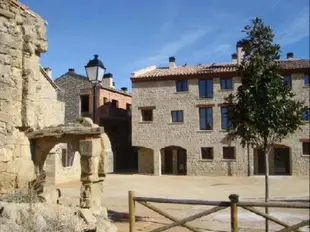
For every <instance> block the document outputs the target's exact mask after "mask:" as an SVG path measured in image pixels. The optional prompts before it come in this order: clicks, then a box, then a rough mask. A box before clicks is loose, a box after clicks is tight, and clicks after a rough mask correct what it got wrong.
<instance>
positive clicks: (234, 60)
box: [231, 53, 238, 64]
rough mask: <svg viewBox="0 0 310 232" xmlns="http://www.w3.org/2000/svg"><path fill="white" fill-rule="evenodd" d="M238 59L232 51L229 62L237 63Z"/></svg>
mask: <svg viewBox="0 0 310 232" xmlns="http://www.w3.org/2000/svg"><path fill="white" fill-rule="evenodd" d="M237 62H238V59H237V53H234V54H232V55H231V63H232V64H237Z"/></svg>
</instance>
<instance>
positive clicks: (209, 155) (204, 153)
mask: <svg viewBox="0 0 310 232" xmlns="http://www.w3.org/2000/svg"><path fill="white" fill-rule="evenodd" d="M201 158H202V159H213V147H202V148H201Z"/></svg>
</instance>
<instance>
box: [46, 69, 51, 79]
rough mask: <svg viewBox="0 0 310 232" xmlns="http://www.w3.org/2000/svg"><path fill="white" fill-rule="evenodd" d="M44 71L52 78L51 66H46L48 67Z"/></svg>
mask: <svg viewBox="0 0 310 232" xmlns="http://www.w3.org/2000/svg"><path fill="white" fill-rule="evenodd" d="M44 71H45V72H46V74H47V75H48V76H49V78H51V79H52V69H51V68H50V67H46V68H44Z"/></svg>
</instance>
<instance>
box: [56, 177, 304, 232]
mask: <svg viewBox="0 0 310 232" xmlns="http://www.w3.org/2000/svg"><path fill="white" fill-rule="evenodd" d="M79 187H80V183H79V182H72V183H67V184H62V185H59V188H60V189H61V191H62V195H63V199H62V201H61V202H62V203H64V204H78V203H79ZM129 190H132V191H134V192H135V194H136V196H148V197H162V198H174V199H199V200H215V201H227V200H228V196H229V195H230V194H232V193H236V194H238V195H239V196H240V201H242V200H246V201H249V200H261V201H263V199H264V177H263V176H252V177H201V176H199V177H198V176H147V175H130V174H128V175H119V174H110V175H108V177H107V179H106V181H105V191H104V196H103V198H104V203H105V206H106V207H107V208H108V210H109V215H110V217H111V219H112V220H114V221H115V224H116V225H117V227H118V229H119V231H121V232H125V231H128V220H127V219H128V191H129ZM270 195H271V198H272V199H274V200H286V201H287V200H294V201H297V200H301V201H305V200H308V199H309V179H308V177H291V176H287V177H284V176H272V177H270ZM156 205H157V206H158V207H159V208H160V209H162V210H164V211H165V212H168V213H171V214H173V215H174V216H175V217H178V218H183V217H187V216H190V215H192V214H195V213H198V212H201V211H203V210H204V209H206V208H208V207H206V206H185V205H171V204H156ZM261 211H264V209H261ZM136 214H137V221H138V222H137V230H138V231H148V230H150V229H153V228H156V227H160V226H162V225H164V224H167V223H169V220H167V219H165V218H163V217H161V216H160V215H158V214H156V213H154V212H152V211H150V210H149V209H147V208H145V207H144V206H142V205H139V204H137V209H136ZM271 214H273V215H274V216H275V217H277V218H279V219H281V220H283V221H285V222H286V223H290V224H294V223H297V222H299V221H301V220H305V219H307V218H308V217H309V211H307V210H285V209H272V210H271ZM190 224H191V225H193V226H194V227H197V228H199V229H200V230H201V231H228V230H229V228H230V214H229V209H225V210H223V211H219V212H217V213H215V214H212V215H209V216H207V217H203V218H201V219H198V220H195V221H193V222H191V223H190ZM239 226H240V229H241V231H262V229H263V227H264V220H263V219H262V218H261V217H258V216H256V215H254V214H252V213H250V212H246V211H243V210H241V209H240V210H239ZM280 228H281V227H278V226H274V224H272V226H271V229H280ZM168 231H180V232H182V231H188V230H187V229H185V228H180V227H177V228H174V229H170V230H168ZM305 231H307V230H305Z"/></svg>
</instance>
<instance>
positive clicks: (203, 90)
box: [199, 79, 213, 98]
mask: <svg viewBox="0 0 310 232" xmlns="http://www.w3.org/2000/svg"><path fill="white" fill-rule="evenodd" d="M199 97H203V98H212V97H213V80H212V79H210V80H199Z"/></svg>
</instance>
